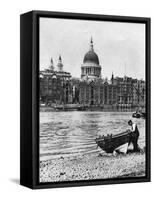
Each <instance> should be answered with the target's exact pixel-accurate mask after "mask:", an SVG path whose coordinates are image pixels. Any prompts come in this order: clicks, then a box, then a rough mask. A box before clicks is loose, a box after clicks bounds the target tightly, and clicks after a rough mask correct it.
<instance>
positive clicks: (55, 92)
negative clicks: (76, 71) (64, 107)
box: [40, 56, 72, 105]
mask: <svg viewBox="0 0 154 200" xmlns="http://www.w3.org/2000/svg"><path fill="white" fill-rule="evenodd" d="M70 94H72V85H71V74H70V73H69V72H65V71H64V70H63V63H62V58H61V56H59V59H58V64H57V69H56V70H55V68H54V64H53V60H52V59H51V62H50V66H49V68H48V69H45V70H43V71H40V101H41V102H42V103H45V104H48V105H49V104H51V103H55V104H62V103H65V104H66V103H71V102H72V96H71V95H70Z"/></svg>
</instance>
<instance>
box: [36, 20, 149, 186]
mask: <svg viewBox="0 0 154 200" xmlns="http://www.w3.org/2000/svg"><path fill="white" fill-rule="evenodd" d="M145 29H146V28H145V24H144V23H131V22H129V23H126V22H116V21H103V20H101V21H97V20H83V19H82V20H80V19H59V18H51V17H40V18H39V182H40V183H56V182H66V181H83V180H84V181H85V180H99V179H100V180H110V179H115V178H116V179H118V178H138V177H145V176H146V162H147V160H146V139H147V138H146V101H147V98H146V84H147V83H146V61H145V60H146V58H145V55H146V35H145V33H146V31H145Z"/></svg>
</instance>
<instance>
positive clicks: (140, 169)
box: [40, 152, 145, 182]
mask: <svg viewBox="0 0 154 200" xmlns="http://www.w3.org/2000/svg"><path fill="white" fill-rule="evenodd" d="M139 176H145V153H143V152H142V153H129V154H126V155H117V156H113V155H108V154H106V155H105V154H92V155H82V156H74V157H65V158H64V157H60V158H57V159H53V160H47V161H40V182H57V181H58V182H59V181H73V180H90V179H108V178H118V177H119V178H121V177H139Z"/></svg>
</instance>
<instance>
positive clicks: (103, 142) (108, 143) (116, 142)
mask: <svg viewBox="0 0 154 200" xmlns="http://www.w3.org/2000/svg"><path fill="white" fill-rule="evenodd" d="M130 139H131V134H130V132H129V131H126V132H123V133H121V134H117V135H115V136H111V135H110V136H106V137H101V138H96V139H95V141H96V143H97V145H98V146H99V147H100V148H101V149H102V150H104V151H105V152H106V153H113V152H114V151H115V150H116V149H117V150H118V148H119V147H120V146H122V145H124V144H129V143H130ZM126 146H127V147H128V145H125V146H124V147H125V148H121V150H123V152H124V153H126V150H127V148H126ZM119 150H120V148H119Z"/></svg>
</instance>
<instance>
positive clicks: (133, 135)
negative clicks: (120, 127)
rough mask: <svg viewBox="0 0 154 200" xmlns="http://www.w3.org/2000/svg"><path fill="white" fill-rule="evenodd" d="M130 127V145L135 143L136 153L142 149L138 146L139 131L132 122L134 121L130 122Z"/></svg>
mask: <svg viewBox="0 0 154 200" xmlns="http://www.w3.org/2000/svg"><path fill="white" fill-rule="evenodd" d="M128 125H129V126H131V129H130V130H131V138H130V143H131V142H132V143H133V147H134V151H139V150H140V148H139V146H138V143H137V142H138V138H139V130H138V127H137V125H136V124H135V123H133V122H132V120H129V121H128Z"/></svg>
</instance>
